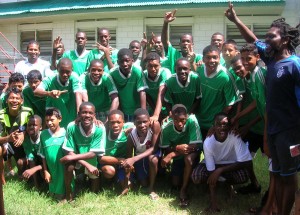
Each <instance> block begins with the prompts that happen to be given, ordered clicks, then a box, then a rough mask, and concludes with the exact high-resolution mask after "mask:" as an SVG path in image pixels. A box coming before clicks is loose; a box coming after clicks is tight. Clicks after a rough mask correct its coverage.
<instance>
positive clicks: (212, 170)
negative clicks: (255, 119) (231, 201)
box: [192, 113, 253, 213]
mask: <svg viewBox="0 0 300 215" xmlns="http://www.w3.org/2000/svg"><path fill="white" fill-rule="evenodd" d="M229 128H230V122H229V119H228V115H227V114H226V113H218V114H217V115H216V116H215V119H214V135H212V136H210V137H207V138H206V139H205V141H204V144H203V151H204V159H205V161H204V163H200V164H199V165H198V166H197V167H196V168H195V169H194V171H193V174H192V179H193V182H194V183H195V184H199V183H207V184H208V185H209V190H210V206H209V207H208V208H207V211H208V212H213V213H215V212H219V211H220V209H219V206H218V203H217V198H216V186H217V182H218V180H222V179H223V180H225V182H226V183H228V184H229V185H232V184H241V183H245V182H246V181H247V180H248V171H247V169H248V168H253V164H252V157H251V154H250V152H249V150H248V147H247V145H246V144H245V143H244V142H243V140H242V139H241V138H240V137H237V136H235V135H234V134H232V133H230V132H229V130H230V129H229Z"/></svg>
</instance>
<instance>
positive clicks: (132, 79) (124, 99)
mask: <svg viewBox="0 0 300 215" xmlns="http://www.w3.org/2000/svg"><path fill="white" fill-rule="evenodd" d="M110 75H111V77H112V78H113V80H114V83H115V85H116V87H117V90H118V93H119V101H120V109H121V110H122V111H123V113H124V114H127V115H133V113H134V111H135V110H136V109H137V108H139V107H141V103H140V95H139V92H140V91H143V90H146V89H147V88H148V86H147V84H146V81H145V78H144V75H143V73H142V72H141V71H140V70H139V69H138V68H136V67H134V66H132V67H131V72H130V74H129V75H128V76H127V77H125V76H124V75H123V73H122V72H121V71H120V69H119V67H116V68H114V69H113V70H111V72H110Z"/></svg>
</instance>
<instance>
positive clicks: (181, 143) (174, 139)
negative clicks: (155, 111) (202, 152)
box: [160, 104, 202, 207]
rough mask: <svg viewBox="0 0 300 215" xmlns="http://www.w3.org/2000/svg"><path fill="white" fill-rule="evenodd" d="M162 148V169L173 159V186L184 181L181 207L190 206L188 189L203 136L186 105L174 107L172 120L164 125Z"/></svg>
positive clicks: (161, 137)
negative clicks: (163, 150)
mask: <svg viewBox="0 0 300 215" xmlns="http://www.w3.org/2000/svg"><path fill="white" fill-rule="evenodd" d="M160 148H162V149H165V152H164V157H163V159H162V161H161V165H162V167H166V166H167V165H168V164H169V163H170V162H171V160H172V159H173V163H172V170H171V174H172V184H173V186H179V185H180V182H181V180H182V186H181V189H180V196H179V197H180V204H179V205H180V206H182V207H185V206H188V204H189V200H188V195H187V187H188V184H189V181H190V177H191V173H192V168H193V166H194V165H195V164H196V163H197V158H199V149H200V148H202V136H201V131H200V127H199V124H198V121H197V119H196V117H195V115H188V112H187V109H186V107H185V106H184V105H182V104H176V105H174V106H173V108H172V120H171V121H168V122H166V123H164V124H163V125H162V130H161V136H160Z"/></svg>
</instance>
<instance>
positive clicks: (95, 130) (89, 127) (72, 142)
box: [60, 102, 106, 201]
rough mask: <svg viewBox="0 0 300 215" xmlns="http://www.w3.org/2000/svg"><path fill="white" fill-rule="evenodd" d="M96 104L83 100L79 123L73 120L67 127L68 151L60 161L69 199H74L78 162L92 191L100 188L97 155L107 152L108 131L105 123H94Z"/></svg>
mask: <svg viewBox="0 0 300 215" xmlns="http://www.w3.org/2000/svg"><path fill="white" fill-rule="evenodd" d="M94 118H95V106H94V105H93V104H92V103H90V102H83V103H82V104H81V105H80V107H79V113H78V125H77V124H75V123H74V122H71V123H70V124H69V125H68V128H67V134H66V140H65V143H64V145H63V149H64V150H65V151H66V152H67V155H65V156H64V157H63V158H61V159H60V162H61V163H63V164H65V185H66V198H67V200H69V201H70V200H72V199H73V194H72V192H71V182H72V179H73V171H74V169H75V165H76V163H78V164H79V165H82V166H84V168H85V174H87V175H88V177H89V178H90V180H91V190H92V192H98V191H99V188H100V181H99V179H100V178H99V171H98V169H97V157H98V156H102V155H103V154H104V152H105V140H106V132H105V128H104V126H103V125H101V126H100V127H98V126H96V125H95V123H94Z"/></svg>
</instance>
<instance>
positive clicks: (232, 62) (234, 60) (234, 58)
mask: <svg viewBox="0 0 300 215" xmlns="http://www.w3.org/2000/svg"><path fill="white" fill-rule="evenodd" d="M239 60H240V61H242V59H241V56H240V55H236V56H234V57H233V58H232V59H231V61H230V64H234V63H236V62H238V61H239Z"/></svg>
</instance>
